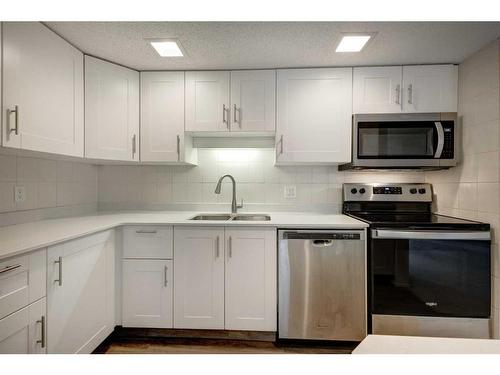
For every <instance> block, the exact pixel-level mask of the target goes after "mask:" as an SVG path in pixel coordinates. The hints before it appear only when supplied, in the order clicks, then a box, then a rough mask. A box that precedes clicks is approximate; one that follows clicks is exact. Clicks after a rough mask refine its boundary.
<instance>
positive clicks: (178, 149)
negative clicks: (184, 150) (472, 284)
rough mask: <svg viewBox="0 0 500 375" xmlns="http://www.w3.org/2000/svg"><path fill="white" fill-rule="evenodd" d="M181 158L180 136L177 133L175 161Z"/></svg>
mask: <svg viewBox="0 0 500 375" xmlns="http://www.w3.org/2000/svg"><path fill="white" fill-rule="evenodd" d="M180 160H181V136H180V135H179V134H177V161H180Z"/></svg>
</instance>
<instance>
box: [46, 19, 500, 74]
mask: <svg viewBox="0 0 500 375" xmlns="http://www.w3.org/2000/svg"><path fill="white" fill-rule="evenodd" d="M46 25H47V26H49V27H50V28H51V29H53V30H54V31H56V32H57V33H59V34H60V35H61V36H63V37H64V38H66V39H67V40H69V41H70V42H71V43H73V44H74V45H75V46H77V47H78V48H80V49H81V50H82V51H83V52H85V53H88V54H91V55H95V56H98V57H101V58H104V59H107V60H110V61H113V62H116V63H119V64H122V65H125V66H128V67H131V68H135V69H138V70H189V69H258V68H285V67H320V66H356V65H387V64H423V63H460V62H462V61H463V60H464V59H465V58H466V57H468V56H469V55H471V54H473V53H474V52H475V51H477V50H478V49H480V48H481V47H482V46H484V45H486V44H487V43H488V42H490V41H492V40H494V39H496V38H499V37H500V22H482V23H479V22H470V23H464V22H459V23H456V22H313V23H310V22H46ZM342 32H376V33H377V34H376V36H375V38H374V40H373V41H372V42H370V43H369V44H368V45H367V47H366V48H365V49H364V50H363V51H362V52H361V53H347V54H341V53H335V47H336V44H337V42H338V40H339V37H340V33H342ZM147 38H176V39H178V40H180V42H181V44H182V46H183V48H184V50H185V51H186V53H187V56H186V57H182V58H172V57H160V56H158V55H157V54H156V52H155V51H154V50H153V49H152V48H151V46H150V45H149V43H147V42H146V41H145V39H147Z"/></svg>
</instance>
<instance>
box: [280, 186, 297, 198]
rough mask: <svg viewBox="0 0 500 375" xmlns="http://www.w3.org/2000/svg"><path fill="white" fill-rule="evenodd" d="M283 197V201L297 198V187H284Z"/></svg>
mask: <svg viewBox="0 0 500 375" xmlns="http://www.w3.org/2000/svg"><path fill="white" fill-rule="evenodd" d="M283 196H284V197H285V199H295V198H297V187H296V186H295V185H285V191H284V192H283Z"/></svg>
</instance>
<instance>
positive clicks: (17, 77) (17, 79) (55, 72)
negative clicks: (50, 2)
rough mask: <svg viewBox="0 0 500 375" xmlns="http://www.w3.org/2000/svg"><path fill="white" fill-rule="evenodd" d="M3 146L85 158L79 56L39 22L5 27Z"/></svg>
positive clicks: (80, 54) (5, 25)
mask: <svg viewBox="0 0 500 375" xmlns="http://www.w3.org/2000/svg"><path fill="white" fill-rule="evenodd" d="M2 51H3V99H2V117H3V121H2V123H3V130H2V132H3V136H2V145H3V146H4V147H13V148H18V149H23V150H32V151H42V152H48V153H53V154H62V155H70V156H80V157H83V144H84V142H83V140H84V104H83V101H84V94H83V93H84V90H83V54H82V53H81V52H80V51H79V50H77V49H76V48H75V47H73V46H72V45H70V44H69V43H68V42H66V41H65V40H63V39H62V38H60V37H59V36H58V35H56V34H55V33H53V32H52V31H51V30H49V29H48V28H47V27H45V26H44V25H42V24H41V23H39V22H3V50H2Z"/></svg>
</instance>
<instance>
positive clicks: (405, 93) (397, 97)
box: [353, 65, 458, 113]
mask: <svg viewBox="0 0 500 375" xmlns="http://www.w3.org/2000/svg"><path fill="white" fill-rule="evenodd" d="M457 82H458V68H457V66H456V65H414V66H403V67H401V66H378V67H362V68H354V78H353V109H354V113H401V112H405V113H415V112H456V111H457V97H458V93H457V84H458V83H457Z"/></svg>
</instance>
